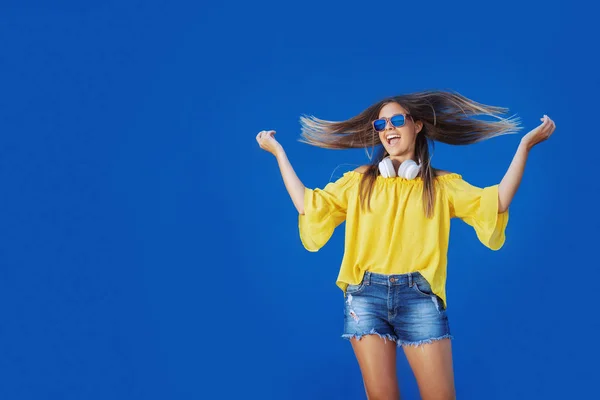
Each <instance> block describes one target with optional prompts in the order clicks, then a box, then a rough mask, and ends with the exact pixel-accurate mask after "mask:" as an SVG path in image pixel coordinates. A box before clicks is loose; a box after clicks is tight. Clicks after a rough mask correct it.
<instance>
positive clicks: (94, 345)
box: [0, 0, 600, 399]
mask: <svg viewBox="0 0 600 400" xmlns="http://www.w3.org/2000/svg"><path fill="white" fill-rule="evenodd" d="M586 7H587V6H583V2H574V1H569V2H567V1H545V2H536V3H530V2H517V1H506V2H502V3H489V4H488V3H482V2H475V1H469V2H459V3H456V2H424V3H421V2H397V1H396V2H379V3H374V2H364V3H351V2H350V3H349V2H337V3H334V2H331V3H328V2H322V1H320V2H312V1H305V2H296V3H287V2H270V3H267V2H248V3H241V2H240V3H232V2H222V3H216V2H213V3H212V4H210V3H202V2H191V1H187V2H176V3H168V2H166V1H159V2H152V3H150V2H141V1H127V2H124V1H114V0H113V1H105V2H102V4H99V3H91V2H87V3H82V2H69V1H55V2H53V5H48V4H45V3H42V2H39V3H35V2H16V1H4V2H3V3H2V6H1V10H0V11H1V12H0V185H1V195H0V209H1V210H2V211H1V220H0V304H2V306H1V307H0V310H1V314H0V316H1V320H0V321H1V323H0V373H1V375H2V379H0V398H2V399H58V398H60V399H204V398H215V399H221V398H222V399H237V398H261V399H338V398H339V399H362V398H365V396H364V388H363V383H362V378H361V375H360V371H359V368H358V364H357V363H356V360H355V358H354V354H353V352H352V350H351V347H350V345H349V343H348V342H347V341H345V340H343V339H341V338H340V335H341V333H342V332H341V330H342V322H343V298H342V296H341V291H339V289H338V288H337V287H336V286H335V278H336V277H337V273H338V268H339V264H340V261H341V258H342V255H343V233H344V232H343V228H344V227H343V226H340V228H339V229H338V230H337V231H336V232H335V234H334V236H333V237H332V239H331V240H330V242H329V243H327V245H326V246H325V247H324V248H322V249H321V250H320V251H319V252H318V253H309V252H307V251H306V250H304V248H303V247H302V245H301V242H300V240H299V236H298V231H297V212H296V210H295V208H294V206H293V204H292V202H291V200H290V198H289V196H288V194H287V192H286V190H285V187H284V185H283V182H282V180H281V176H280V174H279V169H278V167H277V163H276V160H275V158H274V157H273V156H272V155H270V154H269V153H266V152H265V151H263V150H261V149H260V148H259V147H258V145H257V143H256V140H255V136H256V134H257V133H258V132H259V131H261V130H265V129H274V130H277V135H276V138H277V139H278V140H279V141H280V142H281V143H282V145H283V146H284V148H285V149H286V152H287V154H288V157H289V159H290V160H291V162H292V165H293V166H294V168H295V170H296V172H297V174H298V176H299V177H300V179H301V180H302V181H303V183H304V184H305V185H306V186H308V187H311V188H315V187H321V188H322V187H324V186H325V185H326V184H327V182H329V181H330V180H333V179H335V178H336V177H339V176H341V175H342V173H343V172H345V171H347V170H350V169H354V168H355V167H356V166H358V165H361V164H365V163H366V162H367V161H368V159H367V157H366V155H365V152H364V151H363V150H351V151H332V150H324V149H320V148H315V147H310V146H307V145H305V144H301V143H298V141H297V140H298V138H299V133H300V125H299V121H298V119H299V117H300V116H301V115H302V114H307V115H315V116H317V117H319V118H323V119H328V120H342V119H347V118H350V117H351V116H353V115H355V114H357V113H358V112H360V111H361V110H363V109H364V108H365V107H367V106H368V105H370V104H371V103H373V102H375V101H377V100H379V99H381V98H382V97H384V96H388V95H393V94H398V93H407V92H411V91H415V90H422V89H453V90H456V91H458V92H460V93H462V94H464V95H466V96H468V97H470V98H472V99H474V100H477V101H480V102H483V103H488V104H493V105H498V106H504V107H508V108H509V109H510V114H516V115H518V116H519V117H521V118H522V121H523V125H524V127H525V129H524V131H523V133H526V132H527V131H528V130H530V129H533V128H534V127H535V126H537V125H538V124H539V123H540V121H539V118H540V117H541V116H542V115H543V114H548V115H549V116H550V117H551V118H553V119H554V120H555V122H556V124H557V129H556V132H555V133H554V135H553V136H552V137H551V139H550V140H549V141H547V142H544V143H542V144H540V145H539V146H538V147H536V148H534V149H533V151H532V153H531V155H530V158H529V161H528V164H527V168H526V173H525V176H524V178H523V182H522V185H521V187H520V189H519V192H518V193H517V196H516V198H515V200H514V202H513V203H512V205H511V211H510V212H511V214H510V222H509V225H508V228H507V240H506V244H505V246H504V247H503V248H502V249H501V250H500V251H498V252H493V251H490V250H488V249H487V248H485V247H484V246H483V245H481V244H480V243H479V242H478V241H477V238H476V236H475V233H474V231H473V230H472V229H471V228H470V227H469V226H467V225H466V224H464V223H463V222H462V221H460V220H455V221H453V222H452V234H451V244H450V245H451V248H450V251H449V267H448V268H449V278H448V287H447V289H448V306H449V309H448V312H449V316H450V320H451V326H452V331H453V334H454V335H455V337H456V339H455V341H454V342H453V357H454V363H455V375H456V386H457V393H458V397H459V398H461V399H509V398H510V399H562V398H589V397H590V396H592V394H593V393H596V392H597V387H598V386H597V381H596V379H597V378H596V377H595V371H597V366H596V360H597V359H598V356H599V355H600V351H599V348H598V344H597V340H596V336H597V332H598V328H599V326H598V298H597V291H596V289H597V282H598V279H599V278H600V272H599V269H598V267H599V265H598V261H597V258H596V254H597V248H598V247H597V246H598V244H597V239H598V233H597V226H598V223H599V222H600V221H599V218H598V213H597V212H596V210H595V208H596V199H597V183H596V182H597V171H596V165H595V159H596V156H595V151H596V149H597V148H598V145H600V143H599V139H598V134H599V132H598V128H597V127H598V123H597V122H596V117H597V111H596V108H597V104H596V103H597V93H598V90H599V89H600V85H599V81H598V74H597V71H598V68H599V67H600V65H599V62H598V60H597V50H598V47H597V39H598V37H599V35H598V29H597V20H596V17H595V16H596V15H597V11H598V10H597V9H591V8H586ZM520 137H521V135H514V136H503V137H500V138H495V139H492V140H490V141H488V142H485V143H480V144H476V145H471V146H467V147H452V146H446V145H438V146H436V150H435V156H434V159H433V163H434V166H435V167H437V168H442V169H446V170H450V171H453V172H458V173H461V174H462V175H463V177H464V178H465V179H466V180H468V181H469V182H471V183H472V184H475V185H478V186H487V185H492V184H496V183H498V182H500V180H501V179H502V177H503V175H504V173H505V172H506V169H507V168H508V166H509V164H510V161H511V159H512V157H513V155H514V152H515V150H516V148H517V145H518V143H519V140H520ZM398 354H399V359H398V375H399V377H400V387H401V392H402V395H403V398H406V399H414V398H417V387H416V384H415V382H414V378H413V376H412V373H411V371H410V369H409V368H408V365H407V363H406V360H405V359H404V356H403V353H402V352H399V353H398Z"/></svg>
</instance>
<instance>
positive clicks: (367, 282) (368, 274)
mask: <svg viewBox="0 0 600 400" xmlns="http://www.w3.org/2000/svg"><path fill="white" fill-rule="evenodd" d="M370 284H371V272H369V271H366V272H365V285H370Z"/></svg>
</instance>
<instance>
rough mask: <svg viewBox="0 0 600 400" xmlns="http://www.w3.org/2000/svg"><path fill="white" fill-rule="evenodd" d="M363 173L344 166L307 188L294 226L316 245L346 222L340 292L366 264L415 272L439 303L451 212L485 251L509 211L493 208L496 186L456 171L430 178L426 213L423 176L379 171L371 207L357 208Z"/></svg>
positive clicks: (498, 241)
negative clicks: (430, 209)
mask: <svg viewBox="0 0 600 400" xmlns="http://www.w3.org/2000/svg"><path fill="white" fill-rule="evenodd" d="M362 176H363V174H362V173H359V172H357V171H349V172H346V173H345V174H344V175H343V176H342V177H341V178H339V179H337V180H336V181H333V182H330V183H328V184H327V185H326V186H325V187H324V188H323V189H319V188H316V189H310V188H306V189H305V192H304V214H299V217H298V226H299V233H300V239H301V242H302V244H303V246H304V247H305V248H306V249H307V250H308V251H311V252H315V251H318V250H319V249H320V248H321V247H323V246H324V245H325V244H326V243H327V242H328V241H329V239H330V238H331V236H332V234H333V232H334V230H335V228H337V227H338V226H339V225H340V224H341V223H342V222H344V221H346V230H345V239H344V256H343V259H342V264H341V266H340V271H339V274H338V278H337V280H336V285H337V286H338V287H339V288H340V289H342V291H343V292H344V293H345V291H346V287H347V286H348V285H349V284H359V283H360V282H361V281H362V278H363V275H364V273H365V271H371V272H374V273H380V274H404V273H409V272H414V271H419V272H420V273H421V274H422V275H423V276H424V277H425V279H427V281H428V282H429V283H430V285H431V288H432V290H433V291H434V293H435V294H437V295H438V296H439V297H440V298H441V299H442V301H443V302H444V305H445V306H446V305H447V300H446V267H447V252H448V242H449V235H450V219H451V218H460V219H461V220H463V221H464V222H466V223H467V224H469V225H470V226H472V227H473V228H474V230H475V232H476V234H477V237H478V239H479V241H480V242H481V243H483V244H484V245H485V246H487V247H488V248H490V249H492V250H498V249H500V248H501V247H502V246H503V245H504V241H505V230H506V226H507V224H508V215H509V213H508V210H507V211H505V212H503V213H499V212H498V185H494V186H489V187H485V188H479V187H476V186H473V185H471V184H469V183H468V182H466V181H465V180H463V178H462V176H461V175H459V174H456V173H449V174H446V175H439V176H437V177H436V178H434V180H435V181H434V182H435V188H436V190H435V208H434V215H433V218H432V219H428V218H427V217H426V216H425V213H424V209H423V199H422V191H423V187H424V185H423V180H422V179H421V178H420V177H417V178H415V179H413V180H408V179H405V178H401V177H395V178H385V177H383V176H378V177H377V180H376V182H375V186H374V188H373V192H372V197H371V211H370V212H366V211H364V210H361V207H360V200H359V185H360V180H361V178H362Z"/></svg>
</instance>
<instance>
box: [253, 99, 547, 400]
mask: <svg viewBox="0 0 600 400" xmlns="http://www.w3.org/2000/svg"><path fill="white" fill-rule="evenodd" d="M505 112H506V109H504V108H500V107H494V106H487V105H484V104H480V103H477V102H475V101H473V100H470V99H468V98H466V97H464V96H461V95H460V94H457V93H453V92H445V91H424V92H418V93H412V94H407V95H401V96H396V97H391V98H386V99H384V100H382V101H379V102H378V103H376V104H373V105H372V106H370V107H368V108H367V109H366V110H364V111H363V112H361V113H360V114H358V115H357V116H355V117H353V118H351V119H349V120H346V121H342V122H330V121H324V120H320V119H317V118H314V117H311V118H306V117H303V118H302V119H301V123H302V127H303V132H302V139H301V141H302V142H304V143H308V144H311V145H315V146H319V147H324V148H330V149H349V148H368V147H371V146H377V147H378V148H379V151H378V154H377V155H376V156H375V157H374V158H373V159H372V162H371V164H369V165H364V166H361V167H359V168H357V169H356V170H354V171H349V172H346V173H345V174H344V175H343V176H342V177H341V178H339V179H337V180H336V181H334V182H330V183H328V184H327V185H326V186H325V187H324V188H323V189H309V188H306V187H305V186H304V185H303V184H302V182H301V181H300V179H298V177H297V176H296V173H295V172H294V169H293V168H292V166H291V164H290V162H289V160H288V158H287V156H286V153H285V152H284V150H283V147H282V146H281V145H280V144H279V143H278V142H277V141H276V140H275V138H274V134H275V131H262V132H260V133H259V134H258V135H257V137H256V139H257V141H258V143H259V145H260V147H261V148H262V149H264V150H266V151H268V152H270V153H272V154H273V155H275V157H276V158H277V162H278V165H279V168H280V170H281V174H282V177H283V180H284V183H285V186H286V188H287V190H288V192H289V194H290V196H291V198H292V201H293V202H294V205H295V206H296V208H297V209H298V212H299V232H300V238H301V241H302V243H303V245H304V247H305V248H306V249H307V250H309V251H317V250H319V249H320V248H321V247H322V246H323V245H325V243H327V241H328V240H329V238H330V237H331V235H332V234H333V231H334V229H335V228H336V227H337V226H338V225H340V224H341V223H342V222H343V221H346V234H345V251H344V257H343V260H342V265H341V268H340V272H339V275H338V279H337V282H336V284H337V286H339V288H340V289H342V291H343V293H344V301H345V318H344V330H345V331H344V333H343V335H342V337H344V338H347V339H349V340H350V343H351V344H352V348H353V350H354V352H355V355H356V358H357V361H358V363H359V366H360V370H361V373H362V377H363V381H364V385H365V390H366V393H367V396H368V398H369V399H398V398H399V396H400V393H399V388H398V381H397V377H396V347H397V346H402V348H403V350H404V353H405V355H406V357H407V360H408V362H409V365H410V367H411V369H412V371H413V373H414V375H415V377H416V380H417V384H418V386H419V391H420V394H421V397H422V398H423V399H453V398H455V396H456V395H455V387H454V373H453V365H452V351H451V344H450V339H451V338H452V336H451V334H450V326H449V322H448V316H447V313H446V306H447V302H446V292H445V284H446V262H447V257H446V256H447V250H448V241H449V230H450V219H451V218H455V217H456V218H460V219H462V220H463V221H464V222H466V223H467V224H469V225H470V226H472V227H473V228H474V230H475V232H476V234H477V237H478V239H479V240H480V241H481V243H483V244H484V245H485V246H487V247H489V248H490V249H492V250H498V249H500V248H501V247H502V245H503V244H504V240H505V236H504V233H505V228H506V226H507V223H508V214H509V212H508V208H509V205H510V203H511V201H512V199H513V197H514V195H515V193H516V191H517V188H518V187H519V184H520V182H521V178H522V176H523V170H524V168H525V163H526V160H527V157H528V154H529V152H530V150H531V148H532V147H533V146H535V145H536V144H538V143H540V142H542V141H544V140H546V139H548V138H549V137H550V135H551V134H552V133H553V132H554V129H555V125H554V122H553V121H552V120H551V119H550V118H548V117H547V116H545V115H544V117H543V118H541V120H542V123H541V125H539V126H538V127H537V128H535V129H533V130H532V131H531V132H529V133H528V134H526V135H525V136H523V137H522V138H521V141H520V144H519V146H518V148H517V151H516V154H515V156H514V158H513V160H512V163H511V164H510V166H509V168H508V171H507V172H506V175H505V176H504V178H503V179H502V181H501V182H500V183H499V184H497V185H493V186H488V187H484V188H479V187H476V186H472V185H471V184H469V183H468V182H466V181H465V180H463V178H462V176H461V175H459V174H458V173H454V172H447V171H441V170H438V169H435V168H433V167H432V166H431V161H430V154H429V144H433V142H434V141H438V142H443V143H448V144H454V145H466V144H470V143H476V142H478V141H481V140H485V139H489V138H491V137H494V136H498V135H502V134H507V133H516V132H518V131H519V129H520V127H519V126H518V123H517V121H516V120H515V119H511V118H502V117H501V116H500V115H501V114H503V113H505ZM477 115H486V116H491V117H493V118H494V119H495V120H492V121H489V120H488V121H483V120H476V119H474V118H472V117H473V116H477Z"/></svg>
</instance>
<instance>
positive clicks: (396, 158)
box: [388, 152, 418, 168]
mask: <svg viewBox="0 0 600 400" xmlns="http://www.w3.org/2000/svg"><path fill="white" fill-rule="evenodd" d="M388 157H389V158H390V160H392V164H393V165H394V167H395V168H398V167H399V166H400V164H402V163H403V162H404V161H406V160H413V161H415V162H418V161H417V160H416V157H415V153H414V152H410V153H407V154H400V155H397V156H392V155H390V156H388Z"/></svg>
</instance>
